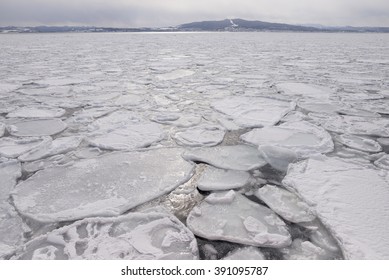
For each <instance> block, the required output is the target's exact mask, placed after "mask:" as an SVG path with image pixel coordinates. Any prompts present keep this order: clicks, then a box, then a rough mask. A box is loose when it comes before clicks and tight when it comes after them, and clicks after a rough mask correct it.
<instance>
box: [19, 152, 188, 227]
mask: <svg viewBox="0 0 389 280" xmlns="http://www.w3.org/2000/svg"><path fill="white" fill-rule="evenodd" d="M181 153H182V150H181V149H156V150H150V151H145V152H132V153H112V154H107V155H104V156H101V157H98V158H95V159H85V160H80V161H77V162H75V163H74V164H73V165H69V166H54V167H50V168H46V169H44V170H41V171H39V172H37V173H35V174H34V175H33V176H31V177H30V178H28V179H27V180H25V181H23V182H21V183H20V184H19V185H18V186H17V187H16V189H15V192H14V194H13V199H14V203H15V206H16V208H17V209H18V211H19V212H20V213H21V214H22V215H24V216H26V217H29V218H31V219H33V220H37V221H40V222H43V223H49V222H57V221H72V220H76V219H81V218H84V217H91V216H117V215H119V214H121V213H123V212H125V211H127V210H129V209H131V208H133V207H135V206H137V205H139V204H142V203H144V202H147V201H149V200H151V199H154V198H156V197H158V196H161V195H163V194H165V193H167V192H169V191H172V190H173V189H175V188H176V187H177V186H179V185H180V184H182V183H184V182H186V181H187V180H189V178H190V177H191V176H192V172H193V164H190V163H189V162H186V161H185V160H183V159H182V158H181V156H180V154H181Z"/></svg>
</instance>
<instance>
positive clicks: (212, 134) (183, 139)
mask: <svg viewBox="0 0 389 280" xmlns="http://www.w3.org/2000/svg"><path fill="white" fill-rule="evenodd" d="M224 134H225V131H224V129H223V128H221V127H219V126H215V125H201V126H197V127H191V128H188V129H185V130H181V131H178V132H176V133H175V134H174V135H173V138H174V140H175V141H176V142H177V144H179V145H181V146H189V147H202V146H208V147H211V146H216V145H218V144H220V143H221V142H222V141H223V138H224Z"/></svg>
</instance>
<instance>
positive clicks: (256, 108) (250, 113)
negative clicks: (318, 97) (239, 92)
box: [211, 96, 294, 128]
mask: <svg viewBox="0 0 389 280" xmlns="http://www.w3.org/2000/svg"><path fill="white" fill-rule="evenodd" d="M211 106H212V107H213V108H214V109H215V110H216V111H218V112H221V113H223V114H225V115H227V116H229V117H230V118H231V119H232V120H233V121H234V122H235V123H236V124H237V125H239V126H241V127H244V128H253V127H264V126H269V125H274V124H276V123H278V122H279V121H280V120H281V118H282V117H283V116H285V115H286V114H287V113H288V112H289V111H291V110H293V109H294V104H293V103H290V102H286V101H281V100H277V99H272V98H266V97H240V96H239V97H238V96H233V97H229V98H225V99H222V100H217V101H214V102H213V103H212V105H211Z"/></svg>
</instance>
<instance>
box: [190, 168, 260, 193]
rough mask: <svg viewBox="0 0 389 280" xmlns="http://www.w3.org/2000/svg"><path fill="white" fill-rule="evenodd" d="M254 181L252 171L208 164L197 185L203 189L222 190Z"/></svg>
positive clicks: (240, 186) (243, 185)
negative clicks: (227, 168) (220, 167)
mask: <svg viewBox="0 0 389 280" xmlns="http://www.w3.org/2000/svg"><path fill="white" fill-rule="evenodd" d="M251 183H252V178H251V175H250V173H248V172H246V171H239V170H225V169H219V168H214V167H211V166H208V167H207V168H206V169H205V171H204V172H203V173H202V174H201V177H200V179H199V181H198V182H197V184H198V185H197V186H198V188H199V189H200V190H202V191H220V190H230V189H236V188H242V187H245V186H247V185H249V184H251Z"/></svg>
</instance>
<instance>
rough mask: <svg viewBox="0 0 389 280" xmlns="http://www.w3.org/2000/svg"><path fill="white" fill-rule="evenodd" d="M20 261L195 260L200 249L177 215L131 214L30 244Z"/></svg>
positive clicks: (71, 227) (91, 220)
mask: <svg viewBox="0 0 389 280" xmlns="http://www.w3.org/2000/svg"><path fill="white" fill-rule="evenodd" d="M16 259H38V260H49V259H57V260H58V259H73V260H120V259H122V260H142V259H143V260H144V259H148V260H151V259H172V260H185V259H186V260H193V259H198V249H197V242H196V239H195V238H194V236H193V233H192V232H190V231H189V230H188V229H187V228H186V227H185V226H184V225H183V224H182V223H181V222H180V221H179V220H178V219H177V218H175V217H174V216H172V215H169V214H165V213H156V212H149V213H130V214H127V215H125V216H121V217H117V218H89V219H85V220H82V221H78V222H75V223H74V224H71V225H69V226H66V227H62V228H59V229H57V230H54V231H52V232H50V233H48V234H46V235H43V236H40V237H38V238H36V239H34V240H32V241H30V242H29V243H27V244H26V246H25V247H24V248H23V249H22V250H20V251H19V252H18V253H17V256H16Z"/></svg>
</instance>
